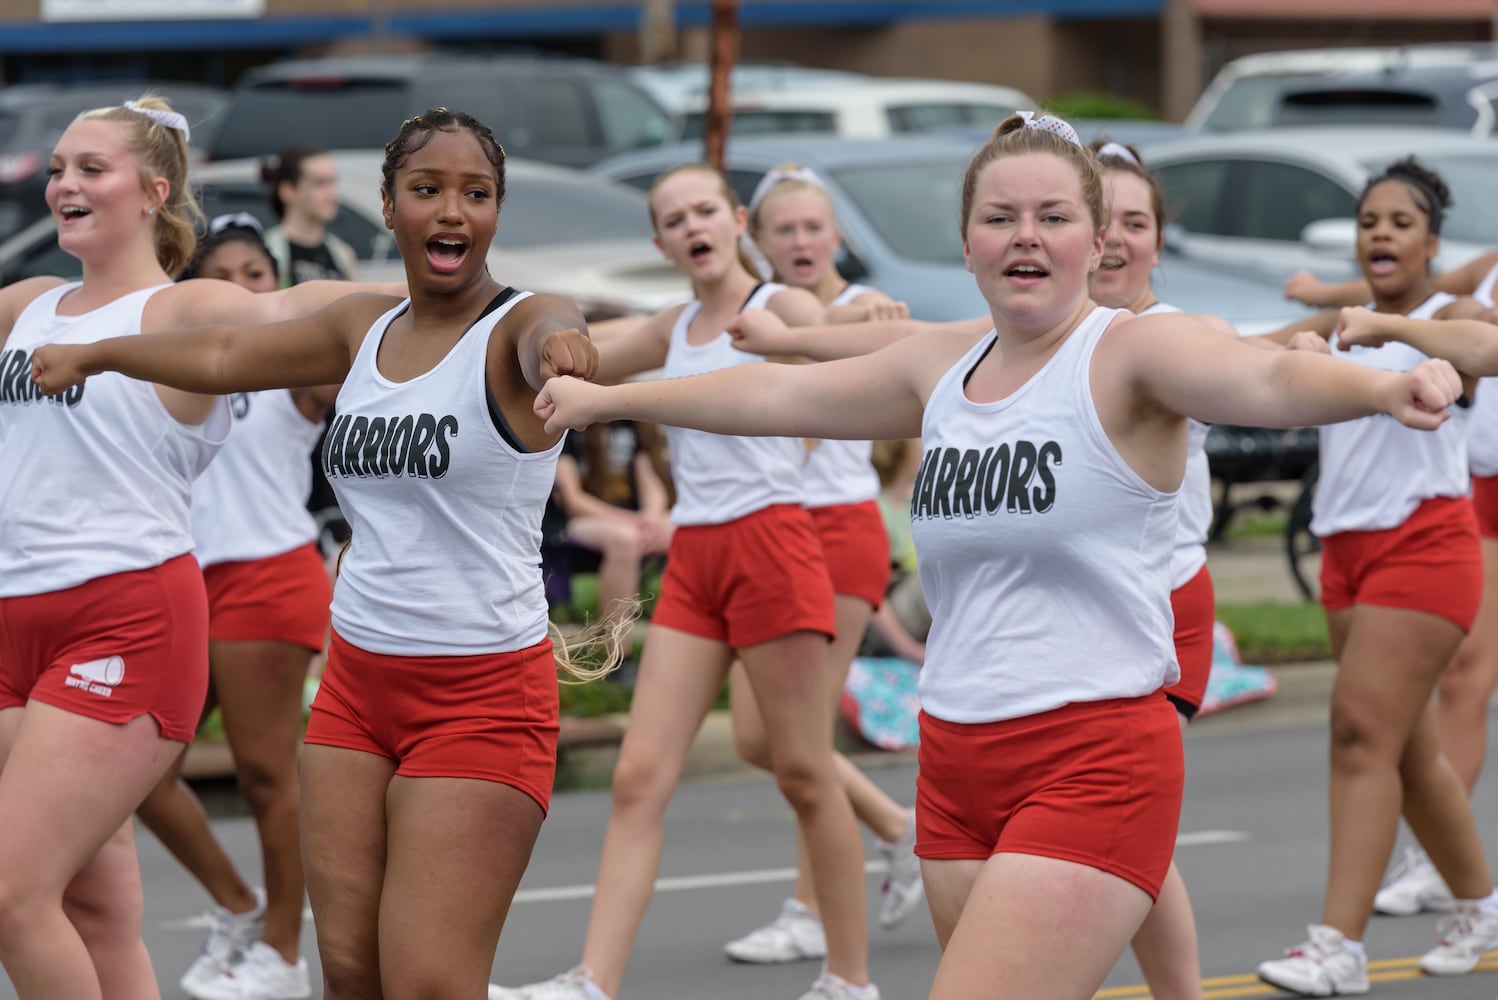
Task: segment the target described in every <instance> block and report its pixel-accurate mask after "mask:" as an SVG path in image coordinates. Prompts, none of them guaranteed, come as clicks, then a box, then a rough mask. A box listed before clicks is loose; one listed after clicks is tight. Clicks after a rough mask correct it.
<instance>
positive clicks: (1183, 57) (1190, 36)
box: [1160, 0, 1203, 122]
mask: <svg viewBox="0 0 1498 1000" xmlns="http://www.w3.org/2000/svg"><path fill="white" fill-rule="evenodd" d="M1160 63H1161V68H1162V73H1161V78H1160V91H1161V94H1160V96H1161V105H1162V108H1161V110H1162V111H1164V113H1165V117H1166V118H1168V119H1169V120H1171V121H1175V122H1178V121H1181V120H1183V119H1184V118H1185V117H1186V114H1187V112H1189V111H1190V110H1191V106H1192V105H1193V104H1195V103H1196V99H1197V97H1198V96H1200V95H1201V92H1202V70H1203V66H1202V33H1201V17H1200V15H1198V14H1197V12H1196V6H1195V2H1194V0H1165V7H1164V10H1163V12H1162V14H1161V18H1160Z"/></svg>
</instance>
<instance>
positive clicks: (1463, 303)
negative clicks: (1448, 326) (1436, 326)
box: [1435, 295, 1488, 319]
mask: <svg viewBox="0 0 1498 1000" xmlns="http://www.w3.org/2000/svg"><path fill="white" fill-rule="evenodd" d="M1487 314H1488V307H1487V306H1485V305H1483V304H1482V303H1481V302H1479V301H1477V300H1476V299H1474V298H1473V297H1472V296H1470V295H1461V296H1458V297H1457V298H1456V299H1454V300H1453V301H1451V302H1448V303H1446V304H1445V305H1444V306H1442V307H1441V308H1440V309H1438V310H1436V314H1435V318H1436V319H1486V318H1487Z"/></svg>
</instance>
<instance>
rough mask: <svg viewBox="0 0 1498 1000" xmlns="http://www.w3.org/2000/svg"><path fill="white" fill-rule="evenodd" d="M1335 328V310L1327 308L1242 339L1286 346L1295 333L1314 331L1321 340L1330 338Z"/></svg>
mask: <svg viewBox="0 0 1498 1000" xmlns="http://www.w3.org/2000/svg"><path fill="white" fill-rule="evenodd" d="M1336 329H1337V310H1335V309H1328V310H1324V311H1322V312H1319V313H1316V314H1315V315H1314V316H1307V317H1305V318H1304V319H1298V320H1296V321H1295V322H1293V323H1290V324H1287V325H1286V326H1282V327H1280V328H1279V329H1278V330H1273V331H1271V332H1269V333H1261V334H1257V335H1255V336H1253V337H1245V338H1243V339H1244V340H1248V341H1258V345H1257V346H1261V347H1262V346H1265V345H1270V344H1273V345H1277V346H1279V347H1287V346H1289V344H1290V342H1291V341H1292V340H1294V339H1295V335H1296V334H1298V333H1314V334H1315V335H1316V336H1318V337H1320V338H1321V339H1322V340H1329V339H1331V335H1332V332H1333V331H1334V330H1336Z"/></svg>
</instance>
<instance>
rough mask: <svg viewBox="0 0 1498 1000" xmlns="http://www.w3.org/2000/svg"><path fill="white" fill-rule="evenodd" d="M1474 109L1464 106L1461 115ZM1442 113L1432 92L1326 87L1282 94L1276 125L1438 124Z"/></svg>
mask: <svg viewBox="0 0 1498 1000" xmlns="http://www.w3.org/2000/svg"><path fill="white" fill-rule="evenodd" d="M1473 115H1474V112H1472V111H1471V109H1468V111H1467V113H1466V115H1465V117H1466V118H1467V119H1471V118H1472V117H1473ZM1445 123H1446V122H1445V117H1444V115H1443V109H1442V107H1441V103H1440V101H1438V100H1437V99H1436V97H1435V95H1433V94H1427V93H1420V92H1418V91H1413V90H1396V89H1394V88H1389V87H1383V88H1380V87H1330V88H1326V89H1321V90H1303V91H1297V92H1294V93H1288V94H1286V95H1285V96H1284V99H1283V101H1282V102H1281V104H1280V107H1279V109H1278V110H1277V112H1276V113H1275V117H1274V124H1276V125H1384V124H1398V125H1442V124H1445Z"/></svg>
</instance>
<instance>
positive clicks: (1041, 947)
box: [925, 854, 1150, 1000]
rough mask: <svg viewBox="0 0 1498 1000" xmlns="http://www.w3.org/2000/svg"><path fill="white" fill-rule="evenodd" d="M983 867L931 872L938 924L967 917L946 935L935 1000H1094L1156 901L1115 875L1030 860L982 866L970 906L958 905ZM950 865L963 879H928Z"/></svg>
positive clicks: (1003, 858) (998, 859) (1011, 857)
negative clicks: (971, 875)
mask: <svg viewBox="0 0 1498 1000" xmlns="http://www.w3.org/2000/svg"><path fill="white" fill-rule="evenodd" d="M974 864H975V863H974V862H970V861H943V862H935V863H932V862H927V863H926V865H925V870H926V872H927V873H928V875H927V878H928V881H927V883H926V888H927V893H928V895H929V896H930V897H931V899H932V914H933V917H934V916H935V914H936V913H937V912H938V909H939V910H940V911H941V912H942V913H943V915H944V916H943V917H942V918H941V920H942V921H943V922H945V921H948V920H950V919H951V913H952V911H953V910H954V909H956V910H957V912H958V913H959V914H960V916H958V917H957V919H956V920H955V923H954V924H953V926H952V927H951V929H950V931H948V933H947V934H946V941H945V945H944V946H943V949H942V959H941V965H940V966H938V967H937V970H936V981H935V982H934V983H933V984H932V986H931V997H932V1000H949V998H950V1000H970V998H972V997H979V996H981V997H984V998H986V1000H1032V998H1034V997H1046V998H1047V1000H1090V998H1091V997H1092V995H1093V993H1094V991H1096V990H1097V988H1098V987H1099V986H1101V985H1102V983H1103V980H1104V979H1105V978H1106V977H1107V975H1108V970H1109V969H1111V968H1112V967H1113V963H1114V962H1116V961H1117V960H1118V956H1119V955H1121V954H1122V953H1123V950H1124V947H1125V946H1126V945H1127V944H1128V943H1129V939H1130V938H1131V937H1133V935H1134V934H1135V932H1136V931H1138V929H1139V925H1140V924H1141V923H1142V922H1143V920H1144V917H1145V914H1146V913H1148V912H1149V908H1150V898H1149V895H1148V894H1147V893H1145V892H1144V891H1143V890H1142V889H1140V888H1138V887H1137V886H1134V885H1132V884H1131V883H1129V882H1125V881H1124V880H1123V879H1121V878H1118V877H1117V876H1115V875H1109V874H1108V873H1106V872H1103V871H1100V870H1098V869H1096V868H1089V867H1087V866H1086V865H1079V864H1075V863H1073V862H1070V861H1058V860H1056V859H1054V858H1043V857H1036V856H1033V855H1025V854H995V855H994V856H993V857H991V858H989V859H988V861H987V862H983V863H981V869H980V872H979V874H978V875H977V877H976V879H974V880H972V881H971V883H970V884H971V889H970V891H969V892H968V894H967V897H966V900H965V901H964V902H962V903H961V904H958V905H954V904H955V897H956V895H957V888H958V887H960V884H961V882H962V881H964V880H965V879H966V876H967V874H968V872H969V871H970V870H971V868H972V866H973V865H974ZM946 865H961V866H963V869H962V871H960V872H957V873H954V874H953V876H952V877H950V878H949V877H947V876H946V875H945V874H942V875H938V876H937V877H935V878H932V877H931V875H930V874H929V873H930V872H931V870H932V868H938V867H943V866H946ZM938 934H940V929H938ZM995 942H1003V945H1002V947H995Z"/></svg>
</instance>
